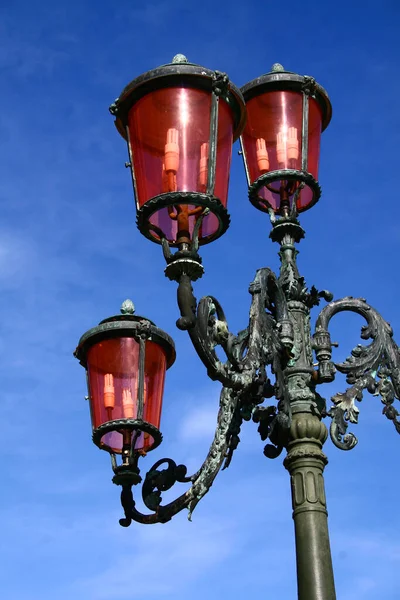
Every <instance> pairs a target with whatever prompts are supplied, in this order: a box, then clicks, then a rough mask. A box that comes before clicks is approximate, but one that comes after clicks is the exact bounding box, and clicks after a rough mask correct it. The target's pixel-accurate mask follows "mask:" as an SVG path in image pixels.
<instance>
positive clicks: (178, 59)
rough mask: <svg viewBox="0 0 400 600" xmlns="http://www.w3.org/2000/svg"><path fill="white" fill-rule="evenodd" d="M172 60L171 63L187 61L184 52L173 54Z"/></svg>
mask: <svg viewBox="0 0 400 600" xmlns="http://www.w3.org/2000/svg"><path fill="white" fill-rule="evenodd" d="M172 62H173V64H176V63H187V62H189V61H188V59H187V58H186V56H185V55H184V54H175V56H174V58H173V59H172Z"/></svg>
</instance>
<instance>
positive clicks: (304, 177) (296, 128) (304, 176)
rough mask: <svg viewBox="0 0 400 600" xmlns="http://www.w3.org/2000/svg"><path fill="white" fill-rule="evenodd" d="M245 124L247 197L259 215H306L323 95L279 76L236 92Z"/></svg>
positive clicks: (295, 78) (315, 194) (314, 194)
mask: <svg viewBox="0 0 400 600" xmlns="http://www.w3.org/2000/svg"><path fill="white" fill-rule="evenodd" d="M241 91H242V93H243V96H244V98H245V101H246V109H247V123H246V127H245V129H244V131H243V134H242V137H241V144H242V151H243V157H244V161H245V168H246V174H247V179H248V184H249V198H250V200H251V202H252V203H253V204H254V206H255V207H256V208H258V209H260V210H262V211H265V212H268V211H271V210H273V211H274V212H276V213H279V214H282V215H285V214H288V212H289V211H290V209H291V207H293V205H294V204H295V205H296V208H297V211H298V212H301V211H304V210H307V209H308V208H310V207H311V206H313V204H315V203H316V202H317V200H318V199H319V197H320V195H321V190H320V187H319V184H318V161H319V148H320V137H321V132H322V131H323V130H324V129H325V128H326V127H327V126H328V124H329V121H330V119H331V116H332V108H331V103H330V101H329V98H328V95H327V93H326V92H325V90H324V89H323V88H322V87H321V86H320V85H318V84H317V83H316V82H315V80H314V79H312V78H311V77H307V76H302V75H297V74H295V73H290V72H288V71H285V70H284V69H283V67H282V66H281V65H279V64H276V65H274V66H273V67H272V71H271V73H267V74H266V75H263V76H262V77H259V78H258V79H255V80H253V81H251V82H250V83H248V84H247V85H245V86H244V87H243V88H242V89H241Z"/></svg>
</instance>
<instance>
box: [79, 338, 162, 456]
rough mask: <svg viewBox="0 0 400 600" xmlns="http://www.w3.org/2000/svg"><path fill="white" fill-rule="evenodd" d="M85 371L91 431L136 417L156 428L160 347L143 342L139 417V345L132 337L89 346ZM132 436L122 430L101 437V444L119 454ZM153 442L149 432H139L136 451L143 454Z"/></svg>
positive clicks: (157, 419) (160, 391)
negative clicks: (142, 394) (142, 387)
mask: <svg viewBox="0 0 400 600" xmlns="http://www.w3.org/2000/svg"><path fill="white" fill-rule="evenodd" d="M87 370H88V381H89V397H90V410H91V417H92V426H93V429H96V428H97V427H99V426H100V425H102V424H103V423H106V422H108V421H114V420H118V419H138V418H139V419H140V418H142V419H143V420H144V421H147V422H149V423H151V424H152V425H154V426H155V427H157V428H158V427H159V425H160V417H161V408H162V396H163V390H164V379H165V371H166V356H165V353H164V351H163V349H162V348H161V347H160V346H158V345H157V344H155V343H154V342H150V341H147V342H146V351H145V380H144V404H143V416H142V415H140V414H138V386H139V344H138V342H137V341H136V340H135V339H134V338H131V337H123V338H113V339H108V340H103V341H101V342H99V343H97V344H94V345H93V346H91V348H90V349H89V351H88V355H87ZM132 435H134V434H132V432H130V431H128V430H124V429H123V427H121V429H120V430H118V431H112V432H109V433H106V434H105V435H103V437H102V443H103V444H104V445H105V446H108V447H109V448H111V449H112V450H113V451H114V452H117V453H120V452H121V451H122V447H123V444H124V443H125V444H127V443H128V444H130V442H131V440H132ZM153 441H154V440H153V438H152V436H150V435H149V434H148V433H140V435H139V436H138V437H137V439H136V442H135V449H136V450H143V451H146V450H147V449H148V448H149V447H150V446H151V445H152V444H153Z"/></svg>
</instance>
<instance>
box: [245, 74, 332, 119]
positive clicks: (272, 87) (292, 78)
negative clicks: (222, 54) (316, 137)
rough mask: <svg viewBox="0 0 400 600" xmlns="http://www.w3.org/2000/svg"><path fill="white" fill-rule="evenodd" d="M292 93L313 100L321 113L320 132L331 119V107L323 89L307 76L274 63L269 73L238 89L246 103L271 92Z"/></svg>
mask: <svg viewBox="0 0 400 600" xmlns="http://www.w3.org/2000/svg"><path fill="white" fill-rule="evenodd" d="M286 90H288V91H293V92H300V93H306V94H307V95H309V96H311V97H312V98H314V99H315V100H316V101H317V102H318V104H319V106H320V108H321V111H322V130H324V129H326V127H327V126H328V125H329V122H330V120H331V118H332V105H331V102H330V100H329V96H328V94H327V92H326V91H325V90H324V88H323V87H322V86H321V85H319V83H317V82H316V81H315V79H314V78H313V77H309V76H308V75H299V74H298V73H294V72H293V71H287V70H286V69H285V68H284V67H283V66H282V65H281V64H280V63H274V64H273V65H272V67H271V71H270V72H269V73H265V74H264V75H261V76H260V77H257V78H256V79H253V80H252V81H249V83H246V85H244V86H243V87H241V88H240V91H241V92H242V94H243V97H244V99H245V101H246V103H247V102H248V101H249V100H251V99H252V98H254V97H256V96H259V95H261V94H264V93H265V92H273V91H286Z"/></svg>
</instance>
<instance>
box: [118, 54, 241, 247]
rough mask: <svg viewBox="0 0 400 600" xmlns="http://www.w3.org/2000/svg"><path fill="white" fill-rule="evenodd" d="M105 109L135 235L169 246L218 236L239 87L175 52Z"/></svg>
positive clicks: (224, 223) (237, 127) (225, 220)
mask: <svg viewBox="0 0 400 600" xmlns="http://www.w3.org/2000/svg"><path fill="white" fill-rule="evenodd" d="M110 111H111V113H112V114H113V115H115V117H116V121H115V124H116V127H117V129H118V131H119V133H120V134H121V135H122V137H123V138H125V139H126V141H127V143H128V153H129V163H127V165H128V166H129V167H130V169H131V172H132V181H133V187H134V192H135V197H136V208H137V224H138V227H139V229H140V231H141V232H142V233H143V234H144V235H145V236H146V237H148V238H150V239H151V240H153V241H155V242H159V243H160V242H161V240H163V239H165V240H167V241H168V243H169V244H170V245H171V246H179V245H180V244H183V243H184V244H189V243H190V241H191V239H192V238H193V232H194V231H196V233H195V235H196V236H197V238H198V241H199V243H200V244H206V243H208V242H211V241H212V240H215V239H216V238H218V237H219V236H221V235H222V234H223V233H224V232H225V231H226V229H227V228H228V225H229V216H228V213H227V210H226V203H227V196H228V182H229V168H230V162H231V155H232V143H233V141H234V140H236V139H237V138H238V136H239V135H240V133H241V132H242V130H243V126H244V120H245V108H244V101H243V97H242V95H241V93H240V91H239V90H238V88H237V87H236V86H234V85H233V84H232V83H230V82H229V80H228V78H227V76H226V75H225V74H223V73H219V72H218V71H210V70H209V69H205V68H204V67H200V66H199V65H194V64H191V63H189V62H188V61H187V59H186V58H185V57H184V56H183V55H182V54H178V55H177V56H175V58H174V59H173V61H172V63H171V64H169V65H164V66H162V67H159V68H158V69H153V70H152V71H148V72H147V73H144V74H143V75H141V76H140V77H137V78H136V79H134V80H133V81H131V83H129V84H128V85H127V86H126V87H125V89H124V90H123V91H122V93H121V95H120V97H119V98H118V99H117V100H116V101H115V103H114V104H112V105H111V107H110ZM205 211H207V214H206V215H204V213H205ZM202 216H203V218H201V217H202ZM199 223H200V224H199ZM196 224H197V228H196Z"/></svg>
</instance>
